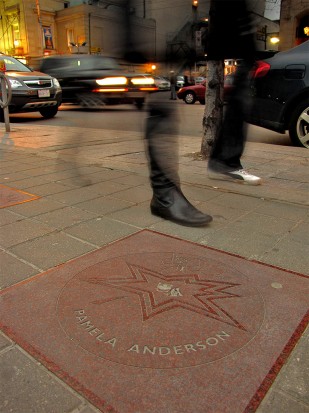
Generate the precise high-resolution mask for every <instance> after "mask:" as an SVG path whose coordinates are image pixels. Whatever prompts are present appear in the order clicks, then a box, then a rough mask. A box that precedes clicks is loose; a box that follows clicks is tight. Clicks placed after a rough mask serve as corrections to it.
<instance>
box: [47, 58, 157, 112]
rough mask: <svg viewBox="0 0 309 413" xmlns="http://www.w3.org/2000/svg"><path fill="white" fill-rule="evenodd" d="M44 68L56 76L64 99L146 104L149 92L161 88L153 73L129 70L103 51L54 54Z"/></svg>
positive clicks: (87, 103)
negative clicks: (126, 70) (146, 73)
mask: <svg viewBox="0 0 309 413" xmlns="http://www.w3.org/2000/svg"><path fill="white" fill-rule="evenodd" d="M40 70H42V71H43V72H45V73H48V74H50V75H51V76H54V77H56V78H57V79H58V80H59V83H60V85H61V88H62V98H63V102H64V103H75V104H81V105H84V106H87V107H97V106H102V105H105V104H121V103H133V104H135V105H136V106H137V107H138V108H142V106H143V104H144V101H145V98H146V96H147V94H148V93H149V92H152V91H156V90H158V88H157V86H156V85H155V84H154V79H153V78H152V77H151V76H147V75H144V74H136V73H126V72H125V71H124V70H123V69H121V68H120V66H119V65H118V63H117V62H116V60H115V59H113V58H110V57H106V56H100V55H86V54H85V55H83V54H71V55H51V56H47V57H45V58H43V59H42V60H41V62H40Z"/></svg>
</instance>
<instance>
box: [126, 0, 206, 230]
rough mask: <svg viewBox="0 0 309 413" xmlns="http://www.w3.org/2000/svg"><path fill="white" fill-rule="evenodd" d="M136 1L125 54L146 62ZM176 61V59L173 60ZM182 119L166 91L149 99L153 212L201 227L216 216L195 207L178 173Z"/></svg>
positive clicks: (128, 18)
mask: <svg viewBox="0 0 309 413" xmlns="http://www.w3.org/2000/svg"><path fill="white" fill-rule="evenodd" d="M133 6H134V1H133V0H126V8H127V11H128V13H126V16H125V17H126V22H125V27H126V33H125V43H126V44H125V54H124V57H125V58H126V60H127V61H130V62H132V63H145V62H146V61H147V50H148V47H147V46H148V45H147V44H143V43H142V44H141V41H140V39H142V36H140V34H139V33H136V32H135V31H134V30H133V24H132V18H131V15H130V13H129V11H130V10H132V9H134V7H133ZM157 58H158V61H161V63H167V62H166V61H165V50H164V51H162V53H160V51H158V50H157ZM173 63H174V62H173ZM177 127H178V120H177V114H176V107H175V104H174V103H172V102H170V101H169V99H168V98H166V96H165V94H162V93H154V94H152V95H151V96H150V97H149V100H148V117H147V122H146V130H145V147H146V153H147V156H148V160H149V162H148V164H149V176H150V184H151V188H152V191H153V197H152V200H151V204H150V210H151V213H152V214H153V215H156V216H159V217H161V218H164V219H166V220H169V221H172V222H175V223H177V224H180V225H185V226H190V227H201V226H204V225H207V224H209V223H210V222H211V221H212V217H211V216H210V215H208V214H204V213H203V212H201V211H199V210H198V209H197V208H195V207H194V206H193V205H192V204H191V203H190V202H189V201H188V199H187V198H186V197H185V196H184V194H183V192H182V190H181V187H180V179H179V174H178V136H177Z"/></svg>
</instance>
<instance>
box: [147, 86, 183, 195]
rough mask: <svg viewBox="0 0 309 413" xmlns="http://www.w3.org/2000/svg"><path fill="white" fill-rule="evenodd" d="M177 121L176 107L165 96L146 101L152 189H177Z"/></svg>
mask: <svg viewBox="0 0 309 413" xmlns="http://www.w3.org/2000/svg"><path fill="white" fill-rule="evenodd" d="M177 132H178V119H177V109H176V107H175V105H174V104H173V103H172V102H170V100H169V99H168V98H167V97H166V96H165V94H161V93H160V92H159V93H155V94H153V95H151V96H150V98H149V101H148V117H147V121H146V131H145V144H146V154H147V155H148V162H149V170H150V183H151V187H152V189H153V190H156V189H162V188H172V187H179V185H180V183H179V175H178V133H177Z"/></svg>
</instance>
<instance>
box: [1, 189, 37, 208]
mask: <svg viewBox="0 0 309 413" xmlns="http://www.w3.org/2000/svg"><path fill="white" fill-rule="evenodd" d="M38 198H39V197H38V196H37V195H33V194H29V193H28V192H24V191H20V190H18V189H15V188H9V187H8V186H5V185H0V208H6V207H9V206H13V205H17V204H22V203H23V202H29V201H33V200H35V199H38Z"/></svg>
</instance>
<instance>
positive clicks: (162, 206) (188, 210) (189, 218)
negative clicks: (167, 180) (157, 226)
mask: <svg viewBox="0 0 309 413" xmlns="http://www.w3.org/2000/svg"><path fill="white" fill-rule="evenodd" d="M150 209H151V213H152V214H153V215H156V216H158V217H161V218H164V219H167V220H169V221H172V222H175V223H176V224H180V225H184V226H188V227H202V226H204V225H207V224H209V223H210V222H211V221H212V217H211V216H210V215H207V214H204V213H203V212H201V211H199V210H198V209H196V208H195V207H194V206H193V205H192V204H191V203H190V202H189V201H188V200H187V198H186V197H185V196H184V194H183V193H182V192H181V190H180V189H179V188H177V187H171V188H160V189H158V188H156V189H154V195H153V198H152V200H151V204H150Z"/></svg>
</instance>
